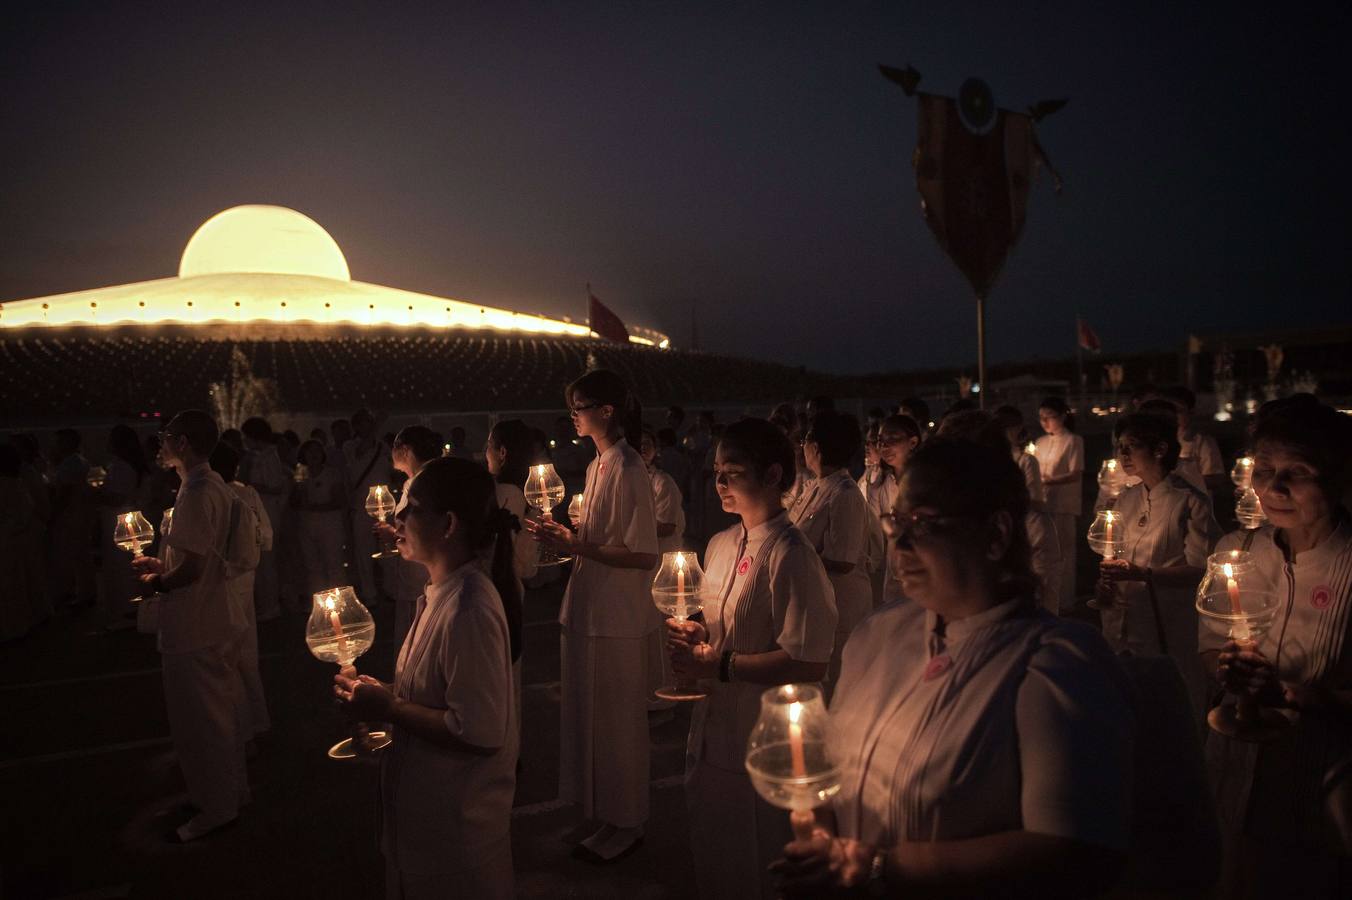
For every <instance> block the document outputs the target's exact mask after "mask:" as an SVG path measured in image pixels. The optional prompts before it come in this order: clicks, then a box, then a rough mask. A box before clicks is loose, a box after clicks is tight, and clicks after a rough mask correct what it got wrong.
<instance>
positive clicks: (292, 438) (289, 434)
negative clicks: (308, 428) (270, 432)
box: [281, 428, 300, 447]
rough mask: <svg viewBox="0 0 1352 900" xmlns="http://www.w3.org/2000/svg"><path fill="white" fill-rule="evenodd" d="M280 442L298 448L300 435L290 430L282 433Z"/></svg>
mask: <svg viewBox="0 0 1352 900" xmlns="http://www.w3.org/2000/svg"><path fill="white" fill-rule="evenodd" d="M281 440H283V441H286V442H287V443H288V444H291V445H292V446H293V447H299V446H300V435H298V434H296V432H294V431H292V430H291V429H290V428H288V429H287V430H286V431H283V432H282V435H281Z"/></svg>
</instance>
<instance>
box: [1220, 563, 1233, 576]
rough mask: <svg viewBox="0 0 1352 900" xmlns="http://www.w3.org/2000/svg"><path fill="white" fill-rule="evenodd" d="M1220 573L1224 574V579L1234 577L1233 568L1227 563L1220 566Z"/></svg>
mask: <svg viewBox="0 0 1352 900" xmlns="http://www.w3.org/2000/svg"><path fill="white" fill-rule="evenodd" d="M1221 571H1222V572H1224V573H1225V577H1226V578H1234V577H1235V567H1234V566H1232V565H1230V564H1229V563H1226V564H1225V565H1223V566H1221Z"/></svg>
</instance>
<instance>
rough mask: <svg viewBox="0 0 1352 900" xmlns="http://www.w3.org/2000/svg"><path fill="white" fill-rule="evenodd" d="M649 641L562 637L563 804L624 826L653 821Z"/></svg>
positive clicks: (566, 632)
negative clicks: (650, 807) (650, 817)
mask: <svg viewBox="0 0 1352 900" xmlns="http://www.w3.org/2000/svg"><path fill="white" fill-rule="evenodd" d="M647 650H648V640H647V638H646V637H641V638H606V637H589V636H587V635H583V634H578V633H576V632H572V631H569V630H568V629H566V628H565V629H563V631H562V632H561V633H560V636H559V651H560V653H559V655H560V660H561V669H562V678H563V689H562V698H561V702H560V709H559V799H561V800H564V801H566V802H568V803H576V804H578V805H579V806H581V807H582V814H583V816H585V817H586V818H588V819H599V820H601V821H602V822H605V823H607V824H610V825H614V826H616V827H618V828H635V827H637V826H639V825H642V824H643V823H644V822H646V821H648V781H649V779H650V774H649V763H648V759H649V754H650V745H649V740H648V667H647V656H648V653H647Z"/></svg>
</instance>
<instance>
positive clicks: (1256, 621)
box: [1197, 550, 1290, 741]
mask: <svg viewBox="0 0 1352 900" xmlns="http://www.w3.org/2000/svg"><path fill="white" fill-rule="evenodd" d="M1281 601H1282V598H1281V596H1280V595H1279V594H1278V592H1277V591H1276V590H1274V589H1273V586H1272V584H1271V582H1270V581H1269V580H1268V579H1267V578H1266V577H1265V576H1264V574H1263V573H1261V572H1259V571H1258V569H1257V566H1256V564H1255V561H1254V558H1253V554H1252V553H1250V552H1248V551H1246V550H1226V551H1223V552H1221V553H1213V554H1212V555H1211V556H1210V558H1208V559H1207V571H1206V575H1204V576H1203V577H1202V582H1201V584H1199V585H1198V586H1197V615H1198V618H1199V620H1200V621H1201V622H1202V624H1203V626H1204V627H1205V628H1207V630H1209V631H1211V632H1212V633H1213V634H1217V635H1220V636H1221V637H1223V638H1225V639H1226V640H1229V641H1234V642H1235V643H1236V644H1239V645H1240V646H1241V647H1243V648H1245V649H1255V648H1257V646H1258V644H1259V642H1260V641H1261V640H1262V638H1263V636H1264V635H1265V634H1267V632H1268V629H1269V628H1271V627H1272V622H1273V620H1274V619H1275V618H1276V615H1277V611H1278V609H1279V608H1280V606H1281V605H1282V602H1281ZM1207 724H1208V725H1209V726H1211V729H1212V730H1213V731H1215V732H1217V733H1219V734H1223V735H1226V736H1227V737H1232V738H1236V739H1238V740H1242V741H1270V740H1273V739H1275V738H1277V737H1278V736H1279V735H1280V734H1281V733H1282V731H1283V730H1284V729H1285V728H1286V727H1288V726H1289V724H1290V722H1289V721H1288V720H1287V719H1286V717H1285V716H1283V715H1282V714H1281V713H1279V712H1277V711H1276V710H1273V709H1265V708H1263V707H1262V706H1260V705H1259V703H1258V698H1257V697H1255V696H1254V695H1253V694H1250V693H1247V692H1245V693H1241V694H1237V695H1236V702H1235V703H1234V704H1233V705H1230V704H1224V703H1223V704H1221V705H1220V706H1217V707H1216V708H1215V709H1213V710H1211V712H1209V713H1208V714H1207Z"/></svg>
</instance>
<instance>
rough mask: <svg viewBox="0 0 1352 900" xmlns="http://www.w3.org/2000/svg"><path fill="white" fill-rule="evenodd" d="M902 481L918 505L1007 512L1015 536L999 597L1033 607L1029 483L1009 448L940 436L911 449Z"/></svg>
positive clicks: (1000, 572) (946, 512)
mask: <svg viewBox="0 0 1352 900" xmlns="http://www.w3.org/2000/svg"><path fill="white" fill-rule="evenodd" d="M902 481H903V484H904V487H905V492H906V493H907V494H909V495H910V497H911V499H912V501H913V502H914V504H915V505H917V506H933V507H934V508H935V509H937V510H938V511H939V514H940V515H943V516H970V517H973V518H989V517H990V516H992V515H994V514H996V513H1001V512H1003V513H1006V514H1007V515H1008V516H1009V520H1010V523H1009V524H1010V541H1009V548H1008V549H1007V550H1006V551H1005V555H1004V556H1003V557H1002V558H1001V559H999V560H996V561H995V568H996V581H997V585H996V592H997V596H998V597H999V598H1000V600H1001V601H1004V600H1012V599H1014V598H1016V597H1018V598H1022V599H1023V601H1024V603H1025V605H1026V606H1027V607H1028V608H1032V607H1033V606H1034V604H1035V603H1036V597H1037V576H1036V575H1034V574H1033V563H1032V548H1031V546H1030V544H1029V542H1028V529H1027V527H1026V525H1025V516H1026V515H1027V513H1028V487H1027V485H1026V484H1025V483H1024V480H1023V473H1022V472H1021V471H1019V467H1018V465H1017V464H1016V463H1015V462H1014V458H1013V457H1012V456H1011V455H1010V453H1009V449H1008V447H1001V448H999V449H997V448H995V447H992V446H987V445H986V444H984V443H981V444H978V443H975V442H973V441H969V440H964V439H961V438H952V437H948V436H946V435H940V436H937V437H935V438H934V439H933V440H929V441H926V442H925V443H924V444H921V445H920V446H919V447H917V448H916V451H915V452H914V453H913V454H911V457H910V459H909V460H908V461H907V463H906V474H905V475H903V476H902ZM901 497H902V493H898V495H897V498H898V500H900V499H901Z"/></svg>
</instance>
